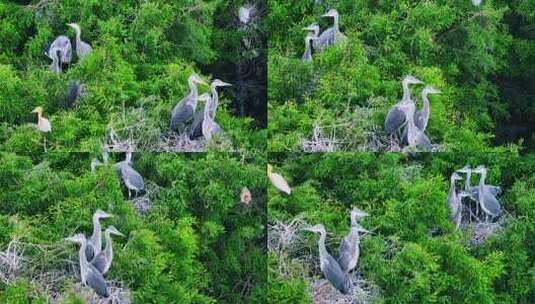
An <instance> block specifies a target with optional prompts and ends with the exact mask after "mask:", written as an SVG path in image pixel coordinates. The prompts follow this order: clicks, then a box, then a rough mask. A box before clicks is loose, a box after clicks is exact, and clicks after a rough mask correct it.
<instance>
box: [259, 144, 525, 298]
mask: <svg viewBox="0 0 535 304" xmlns="http://www.w3.org/2000/svg"><path fill="white" fill-rule="evenodd" d="M269 162H270V163H272V164H273V165H274V167H275V169H274V171H275V172H277V173H279V174H281V175H282V176H284V177H285V178H286V179H287V181H288V182H289V184H290V186H291V187H292V194H291V195H290V196H288V195H285V194H282V193H280V192H278V191H277V190H276V189H275V188H274V187H271V186H270V187H269V189H268V191H269V192H268V193H269V200H268V211H269V219H270V222H272V221H275V220H279V221H283V222H285V223H288V222H289V221H290V220H291V219H294V218H296V217H298V216H301V217H303V218H304V220H305V221H306V222H307V223H309V224H318V223H322V224H324V225H325V227H326V230H327V232H328V236H327V247H328V250H329V252H330V253H331V254H332V255H333V256H337V254H338V252H337V249H338V244H339V241H340V239H341V238H342V237H343V236H345V235H346V233H347V232H348V226H349V219H348V210H349V209H351V208H352V207H357V208H359V209H362V210H364V211H366V212H368V213H369V214H370V216H369V217H366V218H364V219H363V220H361V225H363V226H364V227H365V228H366V229H369V230H371V231H372V232H371V233H370V234H368V235H366V236H364V238H363V239H362V240H361V247H360V248H361V251H360V253H361V256H360V259H359V264H358V266H357V267H358V272H359V273H360V274H361V276H362V278H363V279H364V280H367V281H369V282H371V283H373V284H376V285H377V286H378V287H379V289H380V296H379V298H378V299H377V301H378V302H383V301H384V302H385V303H530V302H531V300H532V297H533V293H534V292H535V283H534V282H535V280H533V278H534V276H533V275H534V273H535V271H534V269H535V268H534V267H535V264H534V262H533V259H532V258H531V257H532V255H533V252H535V243H534V242H533V239H535V238H534V235H533V234H534V233H535V229H534V228H535V226H534V225H535V222H534V221H533V215H534V214H533V210H534V207H535V193H534V191H533V187H534V186H535V184H534V182H535V179H534V178H535V176H534V175H533V172H535V171H534V170H533V168H534V166H535V162H534V159H533V157H531V156H527V157H519V156H517V155H515V154H509V153H437V154H423V155H420V156H418V157H417V158H408V157H407V156H405V155H403V154H395V153H387V154H369V153H328V154H306V155H298V154H291V153H280V154H272V155H270V161H269ZM467 164H468V165H471V166H472V167H475V166H477V165H480V164H484V165H486V167H487V168H488V173H489V175H488V177H487V183H488V184H493V185H500V186H501V187H502V190H503V194H502V195H500V197H499V199H500V202H501V204H502V206H503V208H504V210H505V217H506V223H505V225H504V227H503V229H502V230H500V231H499V232H497V233H495V234H494V235H492V236H490V237H489V238H488V239H487V241H486V242H484V243H483V244H482V245H480V246H473V245H471V244H470V238H471V235H470V234H471V232H470V230H464V229H461V230H455V228H454V226H453V224H452V223H451V222H450V220H449V209H448V207H447V205H446V196H447V192H448V189H449V176H450V175H451V173H452V172H453V171H454V170H456V169H459V168H461V167H463V166H465V165H467ZM298 233H299V234H300V237H302V238H304V239H305V240H306V241H305V246H307V247H308V246H309V248H311V250H312V252H313V253H314V252H316V250H317V249H316V248H317V244H316V240H317V239H316V238H314V237H313V236H311V235H309V234H305V233H301V232H298ZM293 246H298V245H297V244H294V245H293ZM299 248H301V247H299ZM300 250H301V251H300V252H301V253H303V252H307V251H308V250H309V249H308V248H305V249H303V248H301V249H300ZM293 254H295V253H293ZM281 256H284V254H283V255H281ZM281 256H279V255H277V254H275V252H274V251H273V252H270V257H269V263H268V267H269V269H268V273H269V282H270V291H269V294H270V299H271V298H274V299H276V301H273V302H271V301H270V303H278V301H281V302H286V303H291V302H292V301H296V302H299V301H305V303H308V302H307V300H305V299H308V298H309V293H308V289H309V288H310V284H311V282H309V281H308V280H306V279H304V276H303V272H306V271H313V269H308V270H303V269H302V268H303V267H304V268H305V269H307V267H308V268H309V265H308V263H304V262H303V261H308V260H306V259H304V260H303V259H302V258H303V257H300V258H301V259H296V260H293V259H294V258H296V257H295V256H290V257H284V259H287V261H284V262H281V261H280V260H279V259H280V258H281ZM314 258H317V254H316V255H314ZM292 261H293V262H292ZM281 263H284V264H283V265H284V267H282V266H281ZM281 267H282V269H284V270H283V271H282V272H281ZM314 275H318V273H315V274H314ZM319 275H320V276H321V274H319ZM297 299H299V300H297Z"/></svg>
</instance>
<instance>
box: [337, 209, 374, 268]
mask: <svg viewBox="0 0 535 304" xmlns="http://www.w3.org/2000/svg"><path fill="white" fill-rule="evenodd" d="M365 216H368V214H367V213H366V212H363V211H361V210H359V209H357V208H353V209H352V210H351V213H350V220H351V230H350V231H349V233H348V234H347V235H346V236H345V237H344V238H343V239H342V241H341V242H340V247H339V248H338V259H337V261H338V264H340V268H341V269H342V271H344V272H349V271H351V270H352V269H354V268H355V266H356V265H357V262H358V259H359V255H360V248H359V246H360V236H359V233H360V232H367V230H366V229H364V228H362V226H360V225H359V224H358V220H359V219H361V218H363V217H365Z"/></svg>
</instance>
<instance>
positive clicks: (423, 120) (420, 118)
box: [414, 85, 442, 132]
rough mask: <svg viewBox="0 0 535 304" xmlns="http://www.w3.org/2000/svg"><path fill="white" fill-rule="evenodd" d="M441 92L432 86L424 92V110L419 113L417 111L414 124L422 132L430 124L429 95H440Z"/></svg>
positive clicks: (427, 87)
mask: <svg viewBox="0 0 535 304" xmlns="http://www.w3.org/2000/svg"><path fill="white" fill-rule="evenodd" d="M440 93H442V92H440V91H439V90H437V89H435V88H433V87H432V86H430V85H428V86H426V87H425V88H424V89H423V90H422V93H421V94H422V102H423V106H422V109H421V110H419V111H416V114H415V115H414V124H415V125H416V126H417V127H418V129H420V130H421V131H422V132H424V131H425V129H426V128H427V123H428V122H429V115H430V112H431V109H430V107H429V98H428V95H429V94H440Z"/></svg>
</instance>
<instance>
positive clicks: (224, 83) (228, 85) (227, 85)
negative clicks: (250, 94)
mask: <svg viewBox="0 0 535 304" xmlns="http://www.w3.org/2000/svg"><path fill="white" fill-rule="evenodd" d="M219 86H220V87H231V86H232V84H230V83H228V82H223V81H221V83H220V84H219Z"/></svg>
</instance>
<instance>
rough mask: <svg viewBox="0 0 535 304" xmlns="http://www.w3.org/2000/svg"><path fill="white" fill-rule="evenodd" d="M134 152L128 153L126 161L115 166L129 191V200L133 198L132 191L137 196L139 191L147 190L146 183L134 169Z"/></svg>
mask: <svg viewBox="0 0 535 304" xmlns="http://www.w3.org/2000/svg"><path fill="white" fill-rule="evenodd" d="M132 166H133V162H132V152H127V153H126V159H125V160H124V161H121V162H118V163H116V164H115V165H114V169H115V170H116V172H117V173H118V174H119V176H120V177H121V179H122V181H123V183H124V185H125V186H126V188H127V189H128V199H130V198H131V196H132V194H131V191H134V192H135V193H136V195H137V193H138V192H139V191H143V190H144V189H145V182H144V181H143V177H142V176H141V174H139V173H138V172H137V171H136V170H135V169H134V168H133V167H132Z"/></svg>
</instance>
